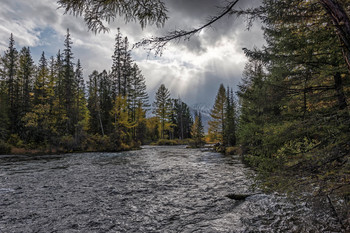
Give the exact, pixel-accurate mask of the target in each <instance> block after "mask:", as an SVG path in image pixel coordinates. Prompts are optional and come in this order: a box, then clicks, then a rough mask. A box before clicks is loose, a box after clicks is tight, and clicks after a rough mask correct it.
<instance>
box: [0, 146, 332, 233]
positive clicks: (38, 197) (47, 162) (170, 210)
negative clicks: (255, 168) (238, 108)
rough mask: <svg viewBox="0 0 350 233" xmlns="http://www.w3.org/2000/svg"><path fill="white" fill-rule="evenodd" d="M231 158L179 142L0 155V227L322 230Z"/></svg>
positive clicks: (327, 226)
mask: <svg viewBox="0 0 350 233" xmlns="http://www.w3.org/2000/svg"><path fill="white" fill-rule="evenodd" d="M250 172H251V171H250V170H249V169H248V168H246V167H245V166H244V165H243V164H242V163H240V161H239V160H238V159H237V158H232V157H225V156H223V155H221V154H217V153H212V152H210V151H201V150H197V149H185V148H184V147H145V148H144V149H142V150H140V151H132V152H124V153H86V154H72V155H62V156H36V157H33V156H32V157H27V156H2V157H0V232H194V231H197V232H325V231H333V232H334V231H336V229H337V228H338V227H339V226H337V225H336V222H335V220H334V219H333V218H331V217H330V216H328V215H327V214H326V213H322V214H316V213H314V212H312V211H311V210H310V209H309V208H308V207H307V204H306V203H297V204H293V203H291V202H289V201H288V200H286V199H285V198H284V197H278V196H274V195H265V194H257V195H253V196H251V197H248V198H247V199H246V200H245V201H234V200H231V199H229V198H227V197H226V196H227V195H228V194H230V193H251V191H250V190H249V187H250V185H251V181H250V180H249V179H248V178H247V177H248V174H249V173H250Z"/></svg>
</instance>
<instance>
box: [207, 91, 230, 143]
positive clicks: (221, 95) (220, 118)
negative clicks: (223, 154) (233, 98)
mask: <svg viewBox="0 0 350 233" xmlns="http://www.w3.org/2000/svg"><path fill="white" fill-rule="evenodd" d="M226 99H227V96H226V90H225V87H224V85H223V84H221V85H220V88H219V90H218V93H217V95H216V99H215V103H214V106H213V108H212V110H211V113H210V116H211V118H212V119H211V120H210V121H209V122H208V123H209V130H208V134H209V136H210V138H211V139H212V140H214V141H218V142H223V133H224V131H225V103H226Z"/></svg>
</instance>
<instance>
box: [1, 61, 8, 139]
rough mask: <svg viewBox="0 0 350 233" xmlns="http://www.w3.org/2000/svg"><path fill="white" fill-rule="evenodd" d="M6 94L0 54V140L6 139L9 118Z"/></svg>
mask: <svg viewBox="0 0 350 233" xmlns="http://www.w3.org/2000/svg"><path fill="white" fill-rule="evenodd" d="M8 107H9V105H8V96H7V85H6V76H5V72H4V64H3V59H2V57H1V56H0V109H1V111H0V142H1V140H6V138H7V136H8V129H9V124H10V121H9V118H8V113H9V112H8Z"/></svg>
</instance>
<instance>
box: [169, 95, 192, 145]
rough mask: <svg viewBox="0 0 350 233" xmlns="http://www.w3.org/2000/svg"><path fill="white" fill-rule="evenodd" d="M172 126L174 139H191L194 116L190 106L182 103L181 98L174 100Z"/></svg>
mask: <svg viewBox="0 0 350 233" xmlns="http://www.w3.org/2000/svg"><path fill="white" fill-rule="evenodd" d="M172 124H173V131H174V138H179V139H185V138H190V137H191V127H192V124H193V119H192V115H191V112H190V108H189V107H188V105H187V104H186V103H184V102H182V100H181V99H180V98H179V99H175V100H173V117H172Z"/></svg>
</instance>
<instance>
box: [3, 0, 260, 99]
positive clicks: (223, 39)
mask: <svg viewBox="0 0 350 233" xmlns="http://www.w3.org/2000/svg"><path fill="white" fill-rule="evenodd" d="M165 2H166V4H168V7H169V13H170V15H169V16H170V20H169V21H168V22H167V25H166V28H165V29H157V28H155V27H149V28H146V29H145V30H141V28H140V26H139V25H137V24H135V23H131V24H128V25H125V24H124V22H123V21H120V22H118V21H117V22H114V23H112V24H111V25H110V27H111V29H112V30H111V31H110V33H106V34H97V35H95V34H94V33H92V32H88V31H87V27H86V25H85V23H84V22H83V20H82V19H80V18H76V17H73V16H70V15H64V14H63V10H62V9H57V7H58V6H57V4H56V2H55V1H52V0H26V1H23V0H3V1H2V6H1V8H0V53H3V52H4V51H5V50H6V49H7V46H8V38H9V36H10V33H13V34H14V38H15V41H16V45H17V47H18V49H20V47H22V46H30V47H31V49H32V53H33V57H34V58H35V59H36V60H38V59H39V57H40V54H41V52H42V51H45V54H46V55H47V56H55V55H56V53H57V51H58V50H59V49H61V50H62V49H63V41H64V37H65V34H66V30H67V28H69V29H70V33H71V37H72V39H73V53H74V56H75V58H76V59H78V58H79V59H80V60H81V62H82V65H83V67H84V75H85V77H86V79H87V77H88V75H89V74H90V73H91V72H92V71H93V70H98V71H102V70H104V69H106V70H109V69H110V67H111V64H112V60H111V56H112V54H113V49H114V36H115V34H116V32H117V28H118V27H120V28H121V31H122V33H123V35H125V36H128V38H129V41H130V42H131V43H135V42H137V41H139V40H140V39H142V38H147V37H149V36H151V35H156V36H158V35H162V34H164V33H165V32H166V31H169V30H172V29H175V28H185V29H191V28H193V27H195V26H197V25H199V24H201V23H202V22H203V21H202V19H205V18H206V17H207V16H208V15H212V14H215V13H216V8H215V7H214V6H213V2H212V1H211V0H192V1H185V0H179V1H176V3H175V1H171V0H166V1H165ZM248 2H251V4H253V3H254V1H245V3H243V5H241V7H244V6H245V5H246V4H248ZM191 24H193V25H191ZM188 25H191V26H190V27H189V26H188ZM186 27H189V28H186ZM262 43H263V39H262V35H261V31H260V30H259V28H258V27H255V28H253V30H252V31H251V32H247V31H245V25H244V24H243V23H242V20H240V21H237V20H232V19H223V20H222V22H221V23H220V24H217V25H214V29H206V30H204V31H202V32H201V33H199V35H197V36H195V37H193V38H192V39H191V40H190V41H188V42H179V43H173V44H170V45H169V46H168V47H167V48H166V50H165V51H164V53H163V56H162V57H157V58H154V57H152V55H151V57H147V51H145V50H143V49H142V48H140V49H137V50H135V51H133V55H134V59H135V61H136V62H137V63H138V65H139V66H140V68H141V69H142V70H143V73H144V75H145V77H146V82H147V85H148V89H149V92H150V93H153V92H154V91H155V90H156V89H157V88H158V87H159V86H160V84H161V83H164V84H165V86H166V87H168V88H169V89H170V91H171V92H172V94H173V97H178V96H181V98H182V99H183V100H184V101H186V102H188V103H190V104H194V103H197V102H201V103H203V102H207V103H208V104H212V101H213V99H214V98H215V95H216V92H217V88H218V87H219V85H220V83H224V85H230V86H233V85H236V84H238V82H239V80H240V77H241V73H242V70H243V67H244V64H245V62H246V58H245V56H244V54H243V52H242V48H243V47H248V48H253V47H254V46H261V45H262ZM152 96H153V95H151V97H152Z"/></svg>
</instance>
